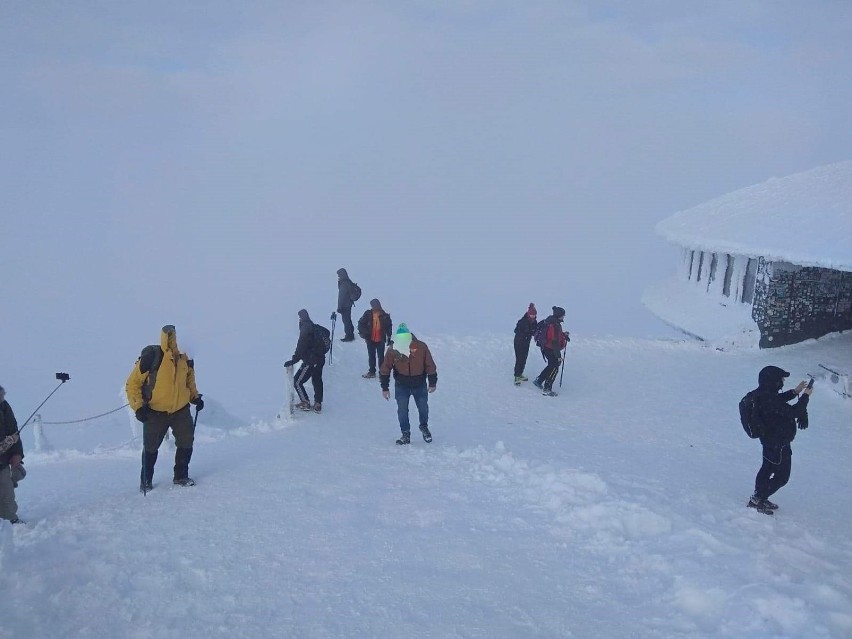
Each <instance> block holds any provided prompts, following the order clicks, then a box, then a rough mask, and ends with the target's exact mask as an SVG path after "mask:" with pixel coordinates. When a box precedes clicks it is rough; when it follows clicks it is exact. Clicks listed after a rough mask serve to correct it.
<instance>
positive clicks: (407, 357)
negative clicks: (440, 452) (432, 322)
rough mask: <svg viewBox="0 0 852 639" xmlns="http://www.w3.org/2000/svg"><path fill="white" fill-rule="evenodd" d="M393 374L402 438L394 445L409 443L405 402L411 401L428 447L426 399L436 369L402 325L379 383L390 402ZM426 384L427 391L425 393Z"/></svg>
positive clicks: (433, 384)
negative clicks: (412, 399) (391, 376)
mask: <svg viewBox="0 0 852 639" xmlns="http://www.w3.org/2000/svg"><path fill="white" fill-rule="evenodd" d="M391 371H393V378H394V396H395V397H396V405H397V417H398V418H399V429H400V430H401V431H402V437H400V438H399V439H397V440H396V443H397V444H400V445H403V444H410V443H411V423H410V422H409V420H408V400H409V398H410V397H413V398H414V403H415V404H416V405H417V413H418V417H419V418H420V433H421V434H422V435H423V440H424V441H425V442H426V443H427V444H428V443H429V442H431V441H432V433H431V432H430V431H429V396H428V393H434V392H435V389H436V387H437V384H438V369H437V368H436V366H435V360H433V359H432V353H431V352H430V351H429V347H428V346H427V345H426V344H425V343H424V342H421V341H420V340H418V339H417V338H416V337H414V335H412V334H411V332H410V331H409V330H408V327H407V326H406V325H405V324H400V325H399V328H397V329H396V335H395V336H394V341H393V345H392V348H390V349H388V352H387V354H386V355H385V359H384V361H383V362H382V367H381V370H380V377H379V382H380V384H381V387H382V397H384V398H385V399H386V400H389V399H390V373H391ZM427 382H428V389H427Z"/></svg>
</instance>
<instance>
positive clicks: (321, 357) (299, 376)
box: [284, 309, 325, 413]
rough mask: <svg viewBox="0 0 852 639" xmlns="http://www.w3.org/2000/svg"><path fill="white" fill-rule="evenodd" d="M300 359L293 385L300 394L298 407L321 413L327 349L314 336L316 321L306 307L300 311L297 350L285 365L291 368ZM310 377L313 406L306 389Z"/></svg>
mask: <svg viewBox="0 0 852 639" xmlns="http://www.w3.org/2000/svg"><path fill="white" fill-rule="evenodd" d="M298 361H301V362H302V365H301V366H300V367H299V370H298V371H297V372H296V375H295V377H294V378H293V386H294V387H295V388H296V393H298V395H299V403H298V404H296V408H298V409H299V410H304V411H308V410H311V409H313V410H314V411H315V412H317V413H319V412H321V411H322V400H323V384H322V369H323V366H325V350H324V349H323V348H322V345H321V344H318V343H317V339H316V338H315V336H314V323H313V322H312V321H311V318H310V316H309V315H308V312H307V311H306V310H305V309H302V310H300V311H299V341H298V342H297V343H296V352H295V353H293V357H292V359H289V360H287V361H286V362H284V366H285V367H287V368H289V367H291V366H293V364H295V363H296V362H298ZM309 379H310V380H311V385H312V386H313V387H314V404H313V406H311V402H310V400H309V399H308V393H307V391H306V390H305V382H307V381H308V380H309Z"/></svg>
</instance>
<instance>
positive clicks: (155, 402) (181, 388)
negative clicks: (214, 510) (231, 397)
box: [126, 325, 204, 491]
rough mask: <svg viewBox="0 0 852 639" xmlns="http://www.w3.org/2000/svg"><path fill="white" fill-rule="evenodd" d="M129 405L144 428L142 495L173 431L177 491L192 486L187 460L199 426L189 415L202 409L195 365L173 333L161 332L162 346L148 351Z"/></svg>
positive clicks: (130, 382) (133, 377) (130, 383)
mask: <svg viewBox="0 0 852 639" xmlns="http://www.w3.org/2000/svg"><path fill="white" fill-rule="evenodd" d="M126 389H127V401H128V402H129V404H130V408H132V409H133V412H135V413H136V419H138V420H139V421H140V422H142V439H143V448H142V476H141V481H140V486H139V488H140V490H143V491H148V490H151V489H152V488H153V484H152V482H153V479H154V464H156V463H157V454H158V451H159V448H160V444H162V443H163V439H164V438H165V436H166V433H167V432H168V430H169V428H171V429H172V433H173V435H174V438H175V446H176V447H177V450H176V451H175V468H174V480H173V482H174V483H175V484H178V485H179V486H194V485H195V482H194V481H193V480H192V479H190V477H189V460H190V458H191V457H192V444H193V441H194V439H195V425H194V424H193V421H192V415H191V414H190V412H189V405H190V404H194V405H195V407H196V411H200V410H202V409H203V408H204V401H203V400H202V399H201V394H200V393H199V392H198V389H197V388H196V387H195V369H194V368H193V362H192V360H191V359H189V358H188V357H187V356H186V354H185V353H181V352H180V350H179V349H178V345H177V337H176V335H175V327H174V326H171V325H168V326H163V330H162V332H161V333H160V346H159V347H156V346H153V347H146V348H145V349H144V350H143V351H142V355H141V356H140V357H139V359H137V360H136V365H135V366H134V367H133V370H132V371H130V376H129V377H128V378H127V386H126Z"/></svg>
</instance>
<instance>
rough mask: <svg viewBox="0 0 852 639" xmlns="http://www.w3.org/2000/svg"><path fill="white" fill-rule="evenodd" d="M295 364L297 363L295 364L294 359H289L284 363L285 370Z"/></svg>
mask: <svg viewBox="0 0 852 639" xmlns="http://www.w3.org/2000/svg"><path fill="white" fill-rule="evenodd" d="M295 363H296V362H294V361H293V360H292V359H288V360H287V361H286V362H284V368H292V367H293V364H295Z"/></svg>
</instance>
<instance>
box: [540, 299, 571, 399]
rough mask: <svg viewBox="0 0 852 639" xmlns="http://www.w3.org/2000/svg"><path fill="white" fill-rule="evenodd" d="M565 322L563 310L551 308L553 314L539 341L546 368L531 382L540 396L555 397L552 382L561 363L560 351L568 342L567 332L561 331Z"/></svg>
mask: <svg viewBox="0 0 852 639" xmlns="http://www.w3.org/2000/svg"><path fill="white" fill-rule="evenodd" d="M564 320H565V309H564V308H562V307H560V306H554V307H553V314H552V315H551V316H550V317H548V318H547V319H546V320H544V322H545V326H546V329H545V332H544V338H543V339H542V341H541V344H540V346H541V354H542V355H543V356H544V359H545V360H547V366H545V367H544V370H543V371H541V372H540V373H539V374H538V377H536V378H535V379H534V380H533V384H534V385H535V386H536V387H537V388H540V389H541V394H542V395H547V396H549V397H556V393H555V392H554V390H553V382H554V380H555V379H556V373H558V372H559V364H561V363H562V350H563V349H564V348H565V345H566V344H567V343H568V341H569V339H570V338H569V337H568V331H563V330H562V322H563V321H564Z"/></svg>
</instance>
